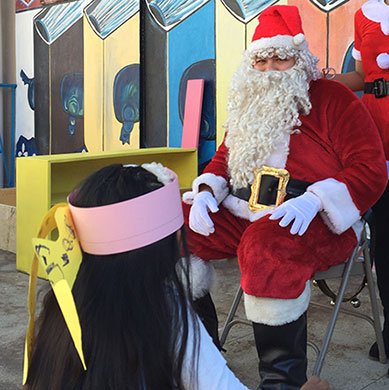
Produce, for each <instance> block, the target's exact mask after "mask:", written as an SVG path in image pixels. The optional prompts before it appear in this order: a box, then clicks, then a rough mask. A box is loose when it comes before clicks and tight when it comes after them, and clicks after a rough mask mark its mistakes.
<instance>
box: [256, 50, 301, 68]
mask: <svg viewBox="0 0 389 390" xmlns="http://www.w3.org/2000/svg"><path fill="white" fill-rule="evenodd" d="M295 64H296V60H295V59H294V58H293V57H280V56H278V55H277V53H275V52H273V55H272V57H256V58H255V60H254V65H253V68H254V69H256V70H259V71H261V72H270V71H273V70H278V71H285V70H288V69H290V68H291V67H292V66H294V65H295Z"/></svg>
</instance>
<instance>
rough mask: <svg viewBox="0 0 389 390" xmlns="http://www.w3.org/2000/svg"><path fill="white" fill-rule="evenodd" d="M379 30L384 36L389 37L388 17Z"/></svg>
mask: <svg viewBox="0 0 389 390" xmlns="http://www.w3.org/2000/svg"><path fill="white" fill-rule="evenodd" d="M381 30H382V32H383V33H384V34H385V35H389V17H387V18H386V19H385V20H383V21H382V22H381Z"/></svg>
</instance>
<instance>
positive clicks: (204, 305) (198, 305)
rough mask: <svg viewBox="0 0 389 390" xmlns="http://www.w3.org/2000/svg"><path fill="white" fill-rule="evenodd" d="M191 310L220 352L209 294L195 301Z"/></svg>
mask: <svg viewBox="0 0 389 390" xmlns="http://www.w3.org/2000/svg"><path fill="white" fill-rule="evenodd" d="M193 308H194V309H195V311H196V313H197V314H198V316H199V317H200V319H201V321H202V323H203V324H204V327H205V329H206V330H207V331H208V333H209V335H210V336H211V337H212V340H213V342H214V344H215V345H216V347H217V348H218V349H219V351H220V350H222V347H221V345H220V340H219V322H218V318H217V314H216V309H215V305H214V303H213V301H212V298H211V294H209V293H208V294H206V295H205V296H203V297H202V298H199V299H197V300H195V301H194V302H193Z"/></svg>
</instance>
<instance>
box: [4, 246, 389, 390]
mask: <svg viewBox="0 0 389 390" xmlns="http://www.w3.org/2000/svg"><path fill="white" fill-rule="evenodd" d="M214 265H215V268H216V272H217V277H218V280H217V283H216V285H215V287H214V289H213V294H212V295H213V298H214V301H215V304H216V308H217V312H218V314H219V320H220V328H221V327H222V325H223V324H224V320H225V318H226V315H227V313H228V310H229V308H230V305H231V303H232V300H233V297H234V295H235V292H236V289H237V287H238V285H239V269H238V266H237V263H236V261H235V260H222V261H217V262H214ZM359 282H360V280H355V281H353V284H354V287H355V285H356V284H359ZM46 284H47V283H46V282H45V281H42V280H40V281H39V282H38V291H39V289H45V288H46V287H47V286H46ZM27 291H28V276H27V275H25V274H23V273H20V272H17V271H16V270H15V255H14V254H13V253H11V252H5V251H1V250H0V297H1V300H0V390H16V389H21V381H22V366H23V345H24V336H25V331H26V328H27V320H28V313H27ZM312 300H314V301H319V302H322V303H324V304H327V303H329V301H330V299H329V298H327V297H326V296H324V295H323V294H322V293H321V292H320V290H319V289H318V288H317V287H312ZM360 300H361V306H360V308H359V309H355V310H357V311H360V312H361V313H366V314H370V306H369V300H368V295H367V291H366V289H364V290H363V291H362V293H361V294H360ZM241 306H243V305H241ZM345 306H346V308H349V309H351V310H354V309H353V308H352V307H351V305H350V304H349V303H346V304H345ZM237 315H238V316H239V317H241V318H244V312H243V310H242V307H240V308H239V310H238V314H237ZM328 318H329V312H328V311H327V310H325V309H318V308H316V307H313V306H312V307H311V308H310V309H309V311H308V332H309V334H308V338H309V340H310V341H312V342H314V343H316V344H318V345H319V346H320V344H321V343H320V340H321V338H322V337H323V335H324V332H325V326H326V324H327V322H328ZM373 341H374V331H373V328H372V326H371V325H370V324H369V323H368V322H367V321H364V320H363V319H360V318H355V317H353V316H349V315H344V314H340V316H339V320H338V322H337V324H336V328H335V332H334V335H333V338H332V342H331V345H330V348H329V352H328V355H327V357H326V360H325V362H324V367H323V370H322V374H321V376H322V377H323V378H326V379H327V380H328V381H329V382H330V385H331V389H332V390H384V389H386V390H388V389H389V378H388V377H387V375H386V373H387V371H388V364H385V365H384V364H380V363H378V362H374V361H371V360H369V359H368V358H367V351H368V349H369V346H370V345H371V344H372V342H373ZM224 347H225V349H226V352H225V353H224V355H225V358H226V359H227V361H228V363H229V365H230V367H231V368H232V370H233V371H234V372H235V373H236V375H237V376H238V377H239V378H240V379H241V381H242V382H243V383H245V384H246V385H247V386H248V387H249V388H251V389H255V388H256V387H257V385H258V372H257V356H256V351H255V347H254V342H253V337H252V331H251V328H250V327H249V326H247V325H240V324H239V325H236V326H234V327H233V328H232V330H231V332H230V334H229V336H228V338H227V342H226V344H225V345H224ZM308 358H309V367H308V375H310V373H311V372H312V369H313V365H314V361H315V358H316V355H315V352H314V350H313V349H312V348H310V347H308ZM47 390H49V389H47ZM120 390H121V389H120ZM220 390H223V389H220Z"/></svg>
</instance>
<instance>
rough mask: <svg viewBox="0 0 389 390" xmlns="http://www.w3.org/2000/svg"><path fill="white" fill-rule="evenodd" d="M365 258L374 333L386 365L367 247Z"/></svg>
mask: <svg viewBox="0 0 389 390" xmlns="http://www.w3.org/2000/svg"><path fill="white" fill-rule="evenodd" d="M363 256H364V262H363V266H364V269H365V275H366V280H367V287H368V289H369V295H370V303H371V311H372V313H373V319H374V331H375V336H376V342H377V346H378V357H379V361H380V362H381V363H386V353H385V344H384V338H383V336H382V328H381V320H380V315H379V310H378V301H377V294H376V291H375V288H374V286H375V284H374V280H373V273H372V271H371V260H370V253H369V249H368V248H367V247H365V248H364V250H363Z"/></svg>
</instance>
